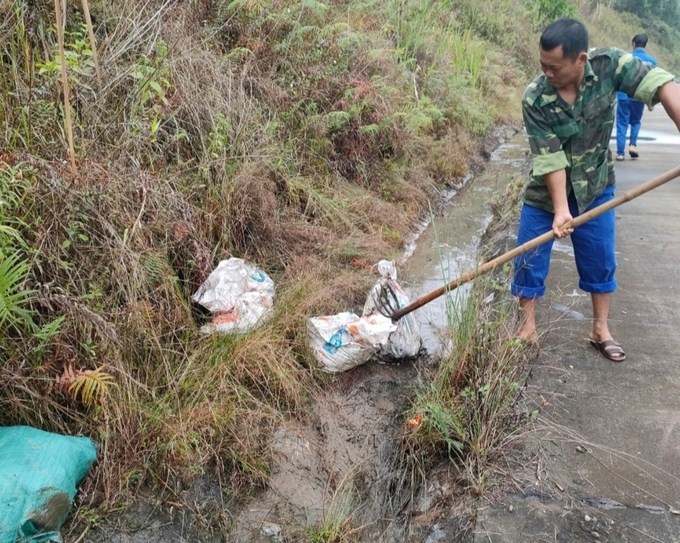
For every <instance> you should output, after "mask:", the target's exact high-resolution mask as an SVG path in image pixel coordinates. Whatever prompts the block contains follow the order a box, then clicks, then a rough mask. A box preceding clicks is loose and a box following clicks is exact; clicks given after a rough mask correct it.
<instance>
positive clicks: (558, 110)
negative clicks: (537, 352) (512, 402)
mask: <svg viewBox="0 0 680 543" xmlns="http://www.w3.org/2000/svg"><path fill="white" fill-rule="evenodd" d="M539 55H540V63H541V70H542V72H543V73H542V74H541V75H539V76H538V77H537V78H536V79H534V81H533V82H532V83H530V84H529V86H528V87H527V88H526V90H525V91H524V95H523V97H522V112H523V115H524V125H525V127H526V131H527V136H528V140H529V146H530V148H531V154H532V156H533V166H532V171H531V177H530V179H529V181H528V183H527V185H526V188H525V190H524V196H523V202H524V203H523V206H522V212H521V215H520V223H519V230H518V233H517V245H518V246H519V245H522V244H523V243H525V242H527V241H529V240H530V239H533V238H535V237H538V236H539V235H542V234H544V233H545V232H547V231H550V230H551V229H552V231H553V233H554V235H555V238H558V239H559V238H564V237H565V236H569V235H571V239H572V242H573V246H574V258H575V260H576V268H577V270H578V274H579V278H580V281H579V288H581V290H584V291H585V292H588V293H590V295H591V300H592V304H593V321H592V325H591V329H590V334H589V335H590V338H589V339H590V344H591V345H592V346H593V347H594V348H596V349H597V350H598V351H599V352H600V353H601V354H602V355H603V356H604V357H606V358H608V359H609V360H611V361H613V362H623V361H624V360H625V359H626V353H625V352H624V351H623V347H622V346H621V344H620V343H619V342H617V341H616V340H614V338H613V337H612V334H611V332H610V331H609V326H608V318H609V303H610V300H611V294H612V292H614V291H615V290H616V286H617V285H616V279H615V277H614V273H615V271H616V248H615V239H616V236H615V223H616V220H615V215H614V210H613V209H610V210H609V211H608V212H606V213H603V214H602V215H600V216H598V217H596V218H595V219H592V220H591V221H589V222H586V223H584V224H582V225H581V226H579V227H578V228H576V229H573V228H570V227H568V226H567V224H568V223H569V221H571V219H572V217H576V216H578V215H580V214H582V213H585V212H586V211H588V210H589V209H592V208H593V207H595V206H598V205H600V204H603V203H605V202H607V201H609V200H611V199H612V198H614V189H615V177H614V161H613V159H612V153H611V151H610V150H609V140H610V138H611V134H612V129H613V128H614V102H615V98H616V92H617V91H621V92H624V93H625V94H626V95H627V96H628V97H629V98H634V99H636V100H640V101H641V102H644V103H645V104H646V105H647V106H648V107H652V106H653V105H654V104H656V103H658V102H661V104H662V105H663V107H664V109H665V110H666V112H667V113H668V116H669V117H670V118H671V119H672V120H673V122H674V123H675V126H676V127H678V130H680V87H679V86H678V85H677V84H676V83H675V81H674V79H675V78H674V76H673V75H672V74H670V73H668V72H667V71H665V70H662V69H661V68H656V67H653V66H652V65H651V64H649V63H648V62H643V61H642V60H641V59H640V58H638V57H635V56H633V55H631V54H630V53H627V52H625V51H622V50H621V49H617V48H614V47H610V48H599V49H592V50H590V51H589V50H588V31H587V30H586V27H585V26H584V25H583V23H580V22H579V21H576V20H574V19H560V20H558V21H555V22H554V23H552V24H550V25H548V27H547V28H546V29H545V30H544V31H543V34H542V35H541V38H540V41H539ZM552 245H553V243H552V241H549V242H547V243H544V244H543V245H540V246H539V247H537V248H536V249H535V250H533V251H529V252H527V253H526V254H523V255H520V256H518V257H517V258H516V259H515V261H514V268H515V274H514V277H513V281H512V285H511V291H512V294H513V295H514V296H516V297H517V298H519V305H520V308H521V310H522V311H521V313H522V317H523V322H522V325H521V330H520V331H519V332H518V335H517V337H518V339H521V340H527V341H531V342H534V341H537V340H538V334H537V331H536V307H537V300H538V298H539V297H540V296H543V294H544V293H545V290H546V287H545V279H546V277H547V275H548V268H549V266H550V252H551V249H552Z"/></svg>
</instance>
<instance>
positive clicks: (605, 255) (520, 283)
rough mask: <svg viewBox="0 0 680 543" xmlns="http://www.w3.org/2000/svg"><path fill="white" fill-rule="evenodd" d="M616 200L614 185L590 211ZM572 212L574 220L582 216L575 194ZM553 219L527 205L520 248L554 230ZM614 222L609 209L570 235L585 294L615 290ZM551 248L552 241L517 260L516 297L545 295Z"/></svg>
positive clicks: (571, 203) (514, 284)
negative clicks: (579, 215) (614, 198)
mask: <svg viewBox="0 0 680 543" xmlns="http://www.w3.org/2000/svg"><path fill="white" fill-rule="evenodd" d="M613 197H614V185H610V186H609V187H607V188H606V189H605V191H604V192H603V193H602V194H600V195H599V196H598V197H597V198H596V199H595V201H594V202H593V203H592V204H591V205H590V207H588V209H592V208H593V207H596V206H598V205H600V204H603V203H605V202H607V201H609V200H611V199H612V198H613ZM569 211H570V213H571V215H572V217H576V216H578V214H579V213H578V206H577V205H576V199H575V198H574V193H573V192H572V193H571V194H570V195H569ZM586 211H587V210H586ZM553 218H554V214H553V213H550V212H549V211H544V210H543V209H539V208H537V207H534V206H530V205H527V204H524V206H523V207H522V214H521V216H520V221H519V231H518V234H517V245H518V246H519V245H522V244H523V243H526V242H527V241H529V240H531V239H533V238H535V237H538V236H540V235H541V234H545V233H546V232H548V231H550V230H552V222H553ZM615 222H616V217H615V215H614V210H613V209H610V210H609V211H607V212H606V213H604V214H602V215H600V216H599V217H596V218H595V219H592V220H590V221H589V222H587V223H585V224H582V225H581V226H579V227H577V228H575V229H574V232H573V233H572V234H571V240H572V243H573V245H574V258H575V260H576V269H577V270H578V275H579V279H580V281H579V284H578V286H579V288H580V289H581V290H584V291H585V292H591V293H595V294H604V293H607V292H614V291H615V290H616V279H615V278H614V272H616V248H615V236H616V229H615ZM552 246H553V242H552V241H549V242H546V243H544V244H543V245H540V246H538V247H536V248H535V249H533V250H531V251H529V252H528V253H524V254H523V255H519V256H518V257H516V258H515V260H514V265H515V275H514V278H513V282H512V284H511V286H510V289H511V291H512V294H513V296H520V297H522V298H538V297H539V296H543V294H545V278H546V277H547V276H548V269H549V268H550V252H551V251H552Z"/></svg>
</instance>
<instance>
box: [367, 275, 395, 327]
mask: <svg viewBox="0 0 680 543" xmlns="http://www.w3.org/2000/svg"><path fill="white" fill-rule="evenodd" d="M372 297H373V305H375V308H376V309H377V310H378V313H380V314H381V315H382V316H383V317H388V318H390V319H391V318H392V316H393V315H394V313H395V312H396V311H398V310H399V309H401V304H400V303H399V298H398V297H397V293H396V292H395V291H394V288H393V287H392V285H391V284H390V283H389V282H388V281H384V282H382V283H381V284H380V288H379V289H375V290H373V292H372Z"/></svg>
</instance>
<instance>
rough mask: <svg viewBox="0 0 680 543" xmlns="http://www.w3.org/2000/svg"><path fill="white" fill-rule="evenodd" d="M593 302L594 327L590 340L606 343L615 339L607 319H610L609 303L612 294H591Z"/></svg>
mask: <svg viewBox="0 0 680 543" xmlns="http://www.w3.org/2000/svg"><path fill="white" fill-rule="evenodd" d="M590 297H591V299H592V301H593V326H592V328H591V330H590V339H592V340H594V341H605V340H607V339H613V338H612V335H611V332H610V331H609V325H608V324H607V319H608V318H609V302H610V300H611V297H612V295H611V292H607V293H605V294H591V295H590Z"/></svg>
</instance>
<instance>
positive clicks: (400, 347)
mask: <svg viewBox="0 0 680 543" xmlns="http://www.w3.org/2000/svg"><path fill="white" fill-rule="evenodd" d="M376 266H377V268H378V272H379V273H380V275H381V276H382V277H381V278H380V279H379V280H378V282H377V283H376V284H375V285H374V286H373V288H372V289H371V292H370V293H369V295H368V298H367V299H366V303H365V304H364V311H363V315H364V317H366V316H369V315H373V314H380V313H379V312H378V310H377V309H376V304H375V298H376V296H378V295H379V294H380V290H381V289H382V288H383V285H385V284H387V285H389V287H391V289H392V291H393V292H394V294H395V297H396V301H397V302H398V304H399V309H402V308H404V307H406V306H407V305H409V304H410V303H411V302H410V301H409V299H408V296H406V294H405V293H404V291H403V289H402V288H401V286H400V285H399V283H397V268H396V267H395V265H394V262H392V261H389V260H381V261H380V262H378V264H377V265H376ZM422 343H423V339H422V336H421V335H420V328H419V327H418V323H417V322H416V319H415V317H414V316H413V313H409V314H408V315H404V316H403V317H402V318H401V319H399V320H398V321H397V326H396V330H395V331H394V332H392V333H391V334H390V336H389V338H388V339H387V341H386V342H385V343H384V344H383V345H382V346H381V348H380V354H381V355H384V356H388V357H390V358H395V359H400V358H410V357H412V356H416V355H417V354H418V352H419V351H420V347H421V345H422Z"/></svg>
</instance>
